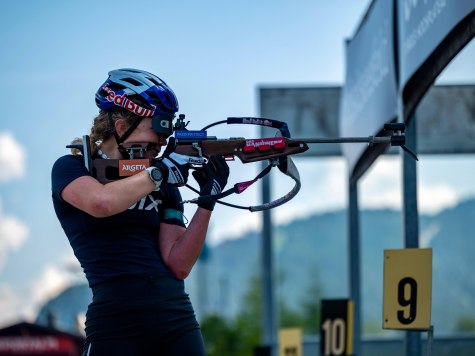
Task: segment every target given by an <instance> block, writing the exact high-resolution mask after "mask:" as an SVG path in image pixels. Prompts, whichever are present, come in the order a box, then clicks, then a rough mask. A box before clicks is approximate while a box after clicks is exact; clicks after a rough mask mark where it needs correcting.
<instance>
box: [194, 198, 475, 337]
mask: <svg viewBox="0 0 475 356" xmlns="http://www.w3.org/2000/svg"><path fill="white" fill-rule="evenodd" d="M474 220H475V199H470V200H466V201H464V202H461V203H460V204H459V205H457V206H456V207H453V208H450V209H446V210H444V211H442V212H440V213H439V214H437V215H420V217H419V226H420V232H419V240H420V247H431V248H432V249H433V251H432V252H433V271H432V324H433V325H434V329H435V330H436V332H450V331H452V330H454V328H455V326H456V323H457V320H458V319H459V318H462V317H469V318H472V319H473V320H475V278H473V276H472V274H471V273H472V271H473V268H474V267H475V265H474V262H473V261H474V259H473V254H474V253H475V226H474V225H473V221H474ZM402 224H403V217H402V214H401V212H400V211H395V210H388V209H385V210H362V211H361V212H360V239H361V240H360V249H361V283H362V285H361V291H362V313H363V323H364V324H365V325H372V326H373V328H372V329H374V328H375V327H376V328H379V329H380V326H381V325H382V304H383V269H384V260H383V254H384V250H385V249H400V248H403V247H404V241H403V225H402ZM347 231H348V226H347V212H346V210H340V211H334V212H328V213H322V214H317V215H313V216H310V217H308V218H305V219H299V220H294V221H292V222H291V223H289V224H286V225H278V226H276V227H274V238H273V246H274V265H275V276H276V277H275V278H276V281H278V282H277V284H276V295H277V296H278V299H279V300H282V301H284V302H285V304H286V305H287V306H289V307H291V308H294V309H295V310H298V308H299V307H300V304H301V302H302V301H303V300H308V299H309V298H312V295H311V294H309V293H310V288H311V286H312V285H318V286H319V289H320V290H322V294H321V295H316V296H314V297H315V298H325V299H334V298H346V297H348V276H347V275H348V249H347V247H348V241H347ZM260 248H261V246H260V235H259V234H258V233H257V232H251V233H248V234H246V235H244V236H242V237H241V238H239V239H236V240H228V241H225V242H223V243H221V244H220V245H217V246H215V247H213V248H210V249H209V252H208V254H207V259H206V260H205V261H201V262H200V263H199V264H198V265H197V266H196V268H195V270H194V272H193V274H192V276H191V278H190V280H189V281H188V282H187V289H188V291H189V292H190V295H191V297H192V300H193V302H194V304H195V306H196V309H197V313H198V315H200V314H203V313H209V312H217V313H220V314H222V315H226V316H228V317H232V316H233V315H235V314H236V313H238V312H239V310H240V308H241V307H242V304H241V303H242V296H243V294H245V293H246V292H247V290H248V289H249V288H250V281H251V279H252V278H257V277H258V276H259V273H260V268H261V266H260V264H259V258H260V251H261V250H260ZM200 286H206V288H207V291H205V292H203V288H200Z"/></svg>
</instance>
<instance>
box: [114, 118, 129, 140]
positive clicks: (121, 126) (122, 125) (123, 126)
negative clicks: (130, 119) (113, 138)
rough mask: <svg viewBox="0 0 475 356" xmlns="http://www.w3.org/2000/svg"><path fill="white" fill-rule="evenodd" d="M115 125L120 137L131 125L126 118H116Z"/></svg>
mask: <svg viewBox="0 0 475 356" xmlns="http://www.w3.org/2000/svg"><path fill="white" fill-rule="evenodd" d="M114 126H115V132H117V134H118V135H119V137H120V136H122V135H123V134H124V133H125V131H127V129H128V128H129V125H127V123H126V122H125V120H124V119H117V120H115V123H114Z"/></svg>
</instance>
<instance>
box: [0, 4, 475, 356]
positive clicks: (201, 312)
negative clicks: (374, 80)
mask: <svg viewBox="0 0 475 356" xmlns="http://www.w3.org/2000/svg"><path fill="white" fill-rule="evenodd" d="M370 3H371V1H369V0H352V1H344V0H335V1H318V0H313V1H311V0H300V1H297V2H289V1H283V0H277V1H267V0H264V1H259V2H256V1H248V0H244V1H240V2H234V3H226V2H222V1H216V0H210V1H205V2H196V1H190V0H179V1H173V2H162V1H146V0H138V1H135V2H133V3H131V2H127V1H122V0H117V1H101V2H93V1H90V0H85V1H81V2H72V1H53V0H45V1H41V2H36V1H23V2H5V3H4V4H2V11H1V12H0V43H1V44H2V47H1V56H0V77H1V78H2V82H1V93H2V95H0V106H1V107H2V114H1V116H0V328H2V327H7V326H9V325H12V324H15V323H18V322H23V321H27V322H31V323H37V324H40V325H50V326H51V325H54V326H55V327H56V328H57V329H59V330H63V331H66V332H69V333H72V334H78V335H80V334H81V333H82V323H83V322H84V313H85V310H86V308H87V304H88V303H89V299H90V292H89V290H88V288H87V285H86V281H85V278H84V276H83V274H82V270H81V269H80V267H79V265H78V263H77V261H76V260H75V258H74V256H73V254H72V250H71V248H70V246H69V244H68V241H67V238H66V237H65V235H64V233H63V231H62V229H61V227H60V225H59V223H58V221H57V219H56V217H55V214H54V211H53V207H52V203H51V196H50V195H51V190H50V172H51V167H52V165H53V163H54V161H55V160H56V159H57V158H58V157H59V156H61V155H64V154H67V153H68V150H67V149H66V148H65V146H66V145H67V144H69V143H70V141H71V140H72V139H74V138H75V137H80V136H82V135H84V134H87V133H89V129H90V126H91V123H92V120H93V118H94V116H95V115H96V113H97V108H96V106H95V103H94V94H95V92H96V90H97V89H98V87H99V86H100V85H101V84H102V83H103V82H104V80H105V79H106V78H107V73H108V71H109V70H112V69H117V68H123V67H131V68H139V69H144V70H147V71H150V72H152V73H154V74H156V75H158V76H159V77H161V78H162V79H164V80H165V81H166V82H167V83H168V84H169V85H170V86H171V87H172V88H173V90H174V91H175V93H176V94H177V97H178V100H179V103H180V113H184V114H186V118H187V119H188V120H190V125H189V128H192V129H200V128H202V127H204V126H206V125H208V124H209V123H212V122H215V121H218V120H223V119H225V118H226V117H229V116H259V115H260V107H259V88H262V87H341V86H342V85H343V84H344V79H345V41H346V40H347V39H349V38H351V37H352V36H353V35H354V33H355V31H356V28H357V26H358V24H359V23H360V22H361V20H362V17H363V15H364V14H365V12H366V10H367V8H368V6H369V4H370ZM472 42H473V41H472ZM474 62H475V45H474V44H473V43H469V44H468V45H467V46H466V47H465V49H464V50H463V51H462V52H461V53H460V54H459V55H458V56H457V57H456V58H455V59H454V60H453V61H452V62H451V63H450V65H449V66H448V67H447V68H446V69H445V70H444V71H443V72H442V74H441V75H440V76H439V78H438V79H437V82H436V84H473V83H474V82H475V67H474V65H473V63H474ZM275 119H279V118H278V117H275ZM211 131H212V134H214V135H216V136H218V137H223V138H225V137H232V136H234V137H235V136H242V137H246V138H252V137H258V136H259V130H258V128H257V127H253V126H243V127H225V126H224V127H223V126H219V127H216V128H213V129H211V130H210V132H211ZM369 134H372V133H368V135H369ZM317 149H318V148H317ZM294 161H295V163H296V165H297V167H298V169H299V171H300V176H301V180H302V189H301V191H300V193H299V194H298V195H297V196H296V197H295V198H294V199H293V200H292V201H291V202H289V203H288V204H285V205H283V206H281V207H278V208H276V209H274V210H273V211H272V217H273V222H274V226H273V229H274V251H273V253H274V255H275V269H276V275H277V276H278V278H277V281H276V293H277V304H278V322H279V325H281V326H300V327H302V328H303V330H304V334H305V335H308V336H309V337H310V338H311V337H313V336H315V337H316V335H317V334H318V332H319V319H318V318H319V303H320V300H321V299H324V298H339V297H341V298H344V297H346V296H347V295H348V280H347V274H346V273H347V268H348V266H347V239H346V234H347V222H346V219H347V215H346V214H347V213H346V206H347V203H348V197H347V177H348V167H347V164H346V161H345V159H344V158H343V157H326V156H325V157H324V156H322V157H319V156H318V155H316V156H313V157H303V158H298V157H297V158H295V159H294ZM230 166H231V172H232V174H231V178H230V181H231V182H237V181H242V180H248V179H251V178H253V177H254V175H256V174H257V173H258V170H259V165H253V164H250V165H246V166H243V165H242V164H241V163H240V162H237V161H236V162H231V163H230ZM417 168H418V173H419V179H418V194H419V195H418V203H419V213H420V214H421V216H420V229H421V235H420V239H421V247H432V248H434V249H435V248H436V247H437V250H436V251H437V252H434V264H433V268H434V279H433V311H432V317H433V324H434V325H435V330H436V332H437V333H439V334H441V335H451V334H456V335H460V333H468V334H469V335H472V336H473V334H474V333H475V312H474V310H475V283H474V282H473V278H472V276H471V274H470V271H471V268H472V267H473V261H472V257H471V256H472V254H473V251H475V245H474V244H475V239H474V237H475V230H474V228H473V225H471V221H472V219H473V218H475V184H474V183H473V177H474V176H475V157H474V155H473V154H464V155H437V156H430V155H426V156H424V155H422V156H420V157H419V162H418V164H417ZM401 179H402V173H401V157H400V156H398V155H392V156H383V157H380V158H378V160H377V161H376V162H375V164H374V165H373V166H372V167H371V168H370V169H369V170H368V171H367V172H366V173H365V175H364V176H363V177H362V179H361V180H360V182H359V190H360V194H361V199H360V208H361V209H362V216H361V230H362V240H361V248H362V276H363V277H362V300H363V336H364V337H368V338H369V337H381V338H391V337H396V338H397V337H400V336H401V335H400V333H398V332H395V331H388V330H383V329H382V328H381V311H382V278H383V277H382V273H383V272H382V262H383V261H382V251H383V249H386V248H402V247H403V240H402V226H401V219H402V217H401V208H402V196H401V192H400V186H401ZM272 181H273V186H272V195H273V196H274V197H278V196H280V195H282V193H285V192H287V191H288V190H289V189H290V187H291V184H292V183H291V182H289V180H288V179H287V178H285V177H282V176H279V175H277V174H273V175H272ZM260 193H261V190H260V186H259V185H257V186H256V187H252V188H250V189H249V190H248V191H246V192H245V193H243V194H242V195H241V196H234V197H232V198H230V199H228V200H229V201H231V202H233V203H239V204H245V205H255V204H257V203H258V202H259V201H260V199H261V198H260ZM182 194H183V196H184V197H192V196H193V193H191V192H189V191H186V190H185V189H183V190H182ZM194 209H195V207H194V206H192V205H187V206H186V215H187V216H188V217H191V216H192V214H193V211H194ZM261 227H262V215H261V214H260V213H251V212H248V211H241V210H235V209H232V208H229V207H224V206H219V207H218V208H217V209H216V210H215V212H214V214H213V220H212V226H211V228H210V232H209V236H208V238H207V245H206V250H205V251H203V254H202V256H201V258H200V261H199V262H198V264H197V266H196V267H195V269H194V271H193V273H192V275H191V276H190V277H189V278H188V280H187V289H188V291H189V293H190V295H191V298H192V300H193V302H194V304H195V307H196V312H197V315H198V317H199V319H200V322H201V323H202V327H203V330H204V333H205V336H206V335H210V339H213V340H218V339H219V340H222V342H223V345H213V347H214V348H215V350H220V347H222V348H224V349H226V347H228V350H229V347H231V346H229V345H230V344H226V340H228V342H229V343H231V344H232V342H231V341H229V340H236V338H237V337H238V336H239V338H241V339H240V340H246V341H245V342H244V341H243V342H241V343H240V344H241V345H244V346H242V347H243V348H245V347H248V349H247V351H246V350H244V351H242V352H244V353H242V354H246V353H245V352H250V351H249V350H250V349H249V348H251V349H252V347H254V346H256V345H258V344H259V333H260V325H259V323H256V319H257V318H258V315H260V314H259V313H260V308H262V306H261V304H260V303H261V302H260V297H259V296H260V289H259V288H260V286H259V283H260V282H259V281H260V279H259V278H260V262H259V258H260V252H259V249H260V231H261V230H260V229H261ZM448 305H450V307H447V306H448ZM256 315H257V317H256ZM218 326H219V327H218ZM218 330H220V331H221V332H223V331H226V332H227V334H226V335H223V334H220V335H219V336H216V337H214V336H213V335H214V334H213V333H217V332H218ZM243 330H244V331H245V332H244V333H243ZM243 334H244V335H243ZM237 335H238V336H237ZM235 347H236V348H237V347H238V346H235ZM210 352H212V351H210ZM216 352H218V351H216ZM216 354H219V353H216ZM228 354H233V353H231V351H229V353H228ZM234 354H236V355H237V354H239V353H238V351H236V353H234Z"/></svg>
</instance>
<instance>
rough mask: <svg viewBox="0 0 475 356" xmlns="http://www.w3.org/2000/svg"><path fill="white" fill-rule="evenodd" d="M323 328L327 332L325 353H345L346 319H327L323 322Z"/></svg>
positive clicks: (326, 354) (327, 355)
mask: <svg viewBox="0 0 475 356" xmlns="http://www.w3.org/2000/svg"><path fill="white" fill-rule="evenodd" d="M322 329H323V331H324V332H325V350H324V355H325V356H329V355H343V352H344V351H345V340H346V331H345V330H346V328H345V321H344V320H343V319H341V318H337V319H335V320H331V319H327V320H325V322H324V323H323V324H322Z"/></svg>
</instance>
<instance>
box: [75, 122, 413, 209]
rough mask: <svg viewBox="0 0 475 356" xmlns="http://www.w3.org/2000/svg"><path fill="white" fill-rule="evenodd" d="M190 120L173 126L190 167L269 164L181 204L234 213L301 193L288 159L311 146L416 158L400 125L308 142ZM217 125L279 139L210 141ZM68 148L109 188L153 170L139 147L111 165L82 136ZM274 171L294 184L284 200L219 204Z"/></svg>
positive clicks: (284, 132) (283, 129)
mask: <svg viewBox="0 0 475 356" xmlns="http://www.w3.org/2000/svg"><path fill="white" fill-rule="evenodd" d="M188 124H189V121H188V122H186V123H185V115H183V114H181V115H179V118H178V119H177V122H176V123H175V125H174V132H175V142H176V147H175V152H176V153H179V154H182V155H187V156H190V157H192V158H190V164H191V165H192V166H195V167H197V166H200V165H202V164H203V163H204V162H205V161H206V159H207V158H209V157H211V156H213V155H220V156H223V157H225V158H226V159H228V160H230V159H234V157H238V158H239V160H240V161H241V162H242V163H244V164H246V163H251V162H258V161H265V160H268V162H269V164H268V165H267V167H266V168H264V170H263V171H262V172H261V173H259V174H258V175H257V176H256V177H255V178H254V179H252V180H249V181H245V182H240V183H236V184H234V186H233V187H232V188H230V189H228V190H226V191H224V192H222V193H221V194H218V195H213V196H200V197H197V198H195V199H191V200H187V201H183V203H196V204H197V203H200V202H205V201H211V200H216V201H217V202H218V203H220V204H224V205H227V206H230V207H233V208H239V209H247V210H249V211H251V212H254V211H262V210H267V209H272V208H275V207H277V206H280V205H282V204H284V203H286V202H288V201H289V200H291V199H292V198H293V197H294V196H295V195H297V193H298V192H299V190H300V187H301V183H300V175H299V172H298V170H297V167H296V166H295V164H294V163H293V161H292V159H291V158H290V156H291V155H294V154H299V153H303V152H305V151H307V150H308V148H309V147H308V144H310V143H345V142H366V143H368V144H369V145H374V144H377V143H389V144H391V145H392V146H400V147H402V148H403V149H404V150H405V151H406V152H407V153H409V154H411V156H412V157H414V158H415V159H416V160H417V157H416V156H415V155H414V154H413V153H412V152H411V151H409V150H408V149H407V148H406V147H405V146H404V144H405V136H404V130H405V125H404V124H403V123H393V124H386V125H385V126H384V128H385V130H386V131H388V132H389V133H390V135H388V136H369V137H348V138H307V139H292V138H290V132H289V129H288V126H287V124H286V123H285V122H282V121H277V120H272V119H265V118H255V117H229V118H227V119H226V120H222V121H218V122H215V123H213V124H210V125H208V126H206V127H204V128H203V129H201V130H188V129H186V127H187V126H188ZM219 124H251V125H260V126H266V127H271V128H275V129H277V130H278V131H279V132H280V135H279V136H276V137H272V138H259V139H245V138H242V137H237V138H229V139H218V138H217V137H215V136H208V133H207V130H208V129H209V128H210V127H213V126H216V125H219ZM67 147H69V148H78V149H80V150H81V151H82V152H83V155H84V159H85V164H86V167H87V168H88V170H89V171H90V172H91V175H92V176H93V177H95V178H96V179H97V180H99V181H100V182H101V183H104V184H105V183H109V182H111V181H114V180H117V179H121V178H124V177H127V176H131V175H133V174H136V173H138V172H140V171H142V170H144V169H146V168H147V167H150V166H151V165H153V163H154V160H157V158H155V159H145V158H144V153H145V148H144V147H142V146H130V147H125V149H126V151H127V152H128V154H129V159H122V160H113V159H107V160H106V159H91V155H90V152H89V147H90V146H89V137H88V136H87V135H85V136H83V145H82V146H81V147H79V146H67ZM273 167H277V168H279V170H280V171H281V172H282V173H284V174H285V175H287V176H289V177H290V178H292V179H293V180H294V182H295V184H294V187H293V188H292V190H290V191H289V192H288V193H287V194H285V195H284V196H282V197H280V198H278V199H275V200H273V201H271V202H267V203H263V204H260V205H256V206H249V207H244V206H239V205H234V204H230V203H227V202H223V201H220V199H222V198H224V197H226V196H228V195H230V194H241V193H242V192H244V191H245V190H246V189H247V188H248V187H249V186H251V185H252V184H254V183H255V182H257V181H258V180H260V179H261V178H263V177H264V176H265V175H267V174H268V173H269V172H270V170H271V169H272V168H273ZM187 187H188V188H189V189H191V190H192V191H194V192H195V193H199V192H198V191H197V190H196V189H194V188H193V187H191V186H190V185H187Z"/></svg>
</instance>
